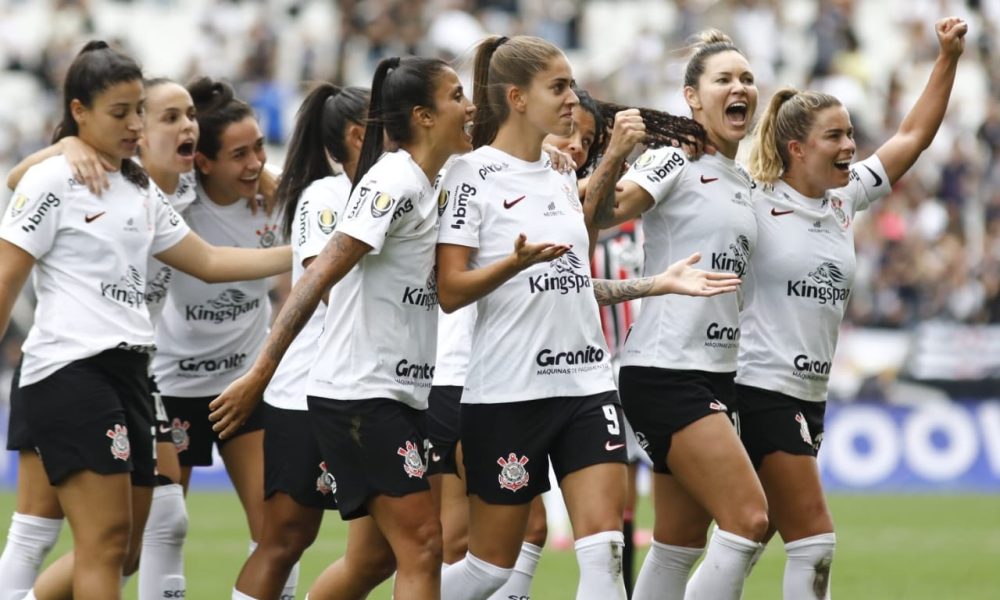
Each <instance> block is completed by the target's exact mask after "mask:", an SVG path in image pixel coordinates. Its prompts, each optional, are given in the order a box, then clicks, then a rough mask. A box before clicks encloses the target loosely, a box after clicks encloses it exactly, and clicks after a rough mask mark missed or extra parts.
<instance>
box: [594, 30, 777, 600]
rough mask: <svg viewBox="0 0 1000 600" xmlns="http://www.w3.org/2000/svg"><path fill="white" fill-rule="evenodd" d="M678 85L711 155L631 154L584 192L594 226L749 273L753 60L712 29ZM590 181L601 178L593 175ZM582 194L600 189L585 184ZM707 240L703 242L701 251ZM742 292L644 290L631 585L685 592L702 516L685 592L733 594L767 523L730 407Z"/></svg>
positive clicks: (631, 364)
mask: <svg viewBox="0 0 1000 600" xmlns="http://www.w3.org/2000/svg"><path fill="white" fill-rule="evenodd" d="M684 97H685V99H686V100H687V103H688V105H689V106H690V107H691V113H692V116H693V118H694V120H695V121H697V122H698V123H700V124H701V125H702V126H703V127H704V128H705V130H706V132H707V137H708V142H707V143H708V144H710V145H711V146H714V147H715V149H716V152H715V154H707V155H705V156H702V157H701V158H699V159H698V160H691V159H689V158H688V156H687V155H686V154H685V153H684V152H683V151H681V150H680V149H677V148H671V147H664V148H660V149H657V150H650V151H647V152H646V153H644V154H643V155H642V156H640V157H639V158H638V159H637V160H636V162H635V164H634V165H633V166H632V168H631V169H630V170H629V171H628V173H626V174H625V176H624V178H623V179H622V182H621V187H622V188H623V191H622V192H619V193H618V194H616V197H615V198H614V199H615V200H616V201H617V204H618V207H617V208H614V207H613V203H610V202H608V203H606V204H604V205H602V206H598V205H594V209H595V210H596V211H597V214H596V215H595V222H596V223H597V224H598V225H599V226H602V227H606V226H610V225H614V224H617V223H620V222H623V221H626V220H628V219H632V218H634V217H637V216H639V215H640V214H641V215H642V216H643V219H642V231H643V238H644V242H643V249H644V254H645V264H644V266H643V270H644V272H645V273H651V272H652V273H655V272H657V271H659V270H660V269H662V268H663V266H664V265H667V264H670V263H671V262H673V261H675V260H677V258H678V257H681V256H684V255H686V254H689V253H690V252H692V251H694V250H695V249H703V250H705V251H706V256H707V257H710V261H711V262H710V268H711V269H712V270H716V269H721V270H726V271H734V272H736V273H738V274H740V275H743V274H744V273H746V268H747V266H746V265H747V261H748V260H749V257H750V253H751V252H752V251H753V247H754V243H755V239H756V235H757V233H756V232H757V225H756V223H755V219H754V213H753V205H752V203H751V199H750V194H751V189H752V188H753V185H754V184H753V182H752V181H751V179H750V177H749V176H748V175H747V174H746V173H745V171H744V170H743V169H742V167H741V166H740V165H739V164H737V163H736V162H735V161H734V158H735V156H736V152H737V150H738V148H739V144H740V141H741V140H742V139H743V138H744V137H745V136H746V135H747V133H748V131H749V129H750V122H751V119H752V117H753V114H754V110H755V109H756V106H757V88H756V86H755V85H754V76H753V72H752V71H751V70H750V65H749V64H748V63H747V60H746V58H744V56H743V54H742V53H741V52H740V51H739V50H738V49H737V48H736V47H735V46H734V45H733V44H732V42H731V41H730V40H729V38H728V37H727V36H725V35H724V34H722V33H721V32H718V31H715V30H711V31H706V32H704V33H703V34H701V42H700V43H699V44H698V45H697V46H696V47H695V49H694V54H693V56H692V57H691V59H690V60H689V62H688V64H687V68H686V71H685V75H684ZM600 183H601V185H607V184H606V183H605V182H600ZM590 185H591V192H590V194H592V195H596V196H597V198H595V200H597V199H601V198H608V196H606V195H605V194H604V192H603V189H602V190H595V189H594V187H595V182H594V178H592V181H591V184H590ZM709 253H710V254H709ZM739 336H740V331H739V299H738V298H737V297H736V296H720V297H717V298H712V299H709V300H707V301H701V300H695V299H691V298H682V297H679V296H668V297H663V298H656V299H650V300H646V301H644V302H643V304H642V311H641V312H640V314H639V319H638V321H637V323H636V324H635V325H634V327H633V328H632V331H631V333H630V335H629V336H628V339H627V341H626V343H625V349H624V352H623V355H622V358H621V364H622V368H621V371H620V374H619V385H620V388H621V395H622V402H623V404H624V407H625V412H626V414H627V415H628V418H629V421H630V422H631V424H632V426H633V427H634V428H635V430H636V433H637V435H638V436H639V438H640V440H644V443H645V444H646V451H647V453H648V454H649V456H650V458H651V459H652V460H653V474H654V475H653V488H654V494H653V498H654V511H655V524H654V530H653V544H652V547H651V548H650V551H649V553H648V554H647V556H646V559H645V562H644V564H643V567H642V569H641V570H640V573H639V577H638V579H637V581H636V589H635V594H634V597H635V598H639V599H643V600H644V599H647V598H664V597H665V598H682V597H685V585H686V584H687V577H688V573H689V572H690V569H691V567H692V566H693V565H694V563H695V561H696V560H697V559H698V557H699V556H700V555H701V553H702V551H703V549H704V546H705V543H706V532H707V527H708V524H709V523H710V521H711V519H713V518H714V519H715V521H716V523H717V524H718V530H717V532H716V533H715V535H713V537H712V541H711V543H710V544H709V546H708V552H707V556H706V558H705V561H706V562H707V564H709V565H711V572H712V573H713V576H712V577H711V578H707V577H706V578H699V579H697V580H693V581H692V582H691V583H690V584H689V585H687V594H688V596H687V597H689V598H712V599H723V598H733V599H735V598H739V596H740V593H741V591H742V587H743V580H744V578H745V575H746V570H747V565H748V564H749V561H750V559H751V557H752V556H753V554H754V552H755V551H756V550H757V549H758V548H759V547H760V541H761V540H762V539H763V537H764V534H765V533H766V531H767V503H766V500H765V497H764V492H763V490H762V489H761V485H760V482H759V481H758V480H757V477H756V476H755V474H754V471H753V467H752V465H751V464H750V461H749V459H748V458H747V454H746V451H745V450H743V448H742V446H741V444H740V440H739V437H738V435H737V433H736V431H735V430H734V429H733V425H732V423H731V422H730V420H729V417H728V414H727V413H728V412H729V411H731V410H732V406H733V378H734V375H735V371H736V354H737V344H738V340H739Z"/></svg>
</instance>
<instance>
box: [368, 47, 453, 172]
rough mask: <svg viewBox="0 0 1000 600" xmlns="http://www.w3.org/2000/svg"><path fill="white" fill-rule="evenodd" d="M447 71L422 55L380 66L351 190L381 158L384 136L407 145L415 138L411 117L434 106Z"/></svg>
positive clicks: (443, 64) (440, 63)
mask: <svg viewBox="0 0 1000 600" xmlns="http://www.w3.org/2000/svg"><path fill="white" fill-rule="evenodd" d="M447 68H448V64H447V63H446V62H444V61H443V60H440V59H437V58H423V57H420V56H407V57H404V58H400V57H398V56H394V57H391V58H384V59H382V61H381V62H379V63H378V67H377V68H376V69H375V75H374V76H373V77H372V91H371V102H370V103H369V105H368V122H367V125H366V127H365V141H364V143H363V144H362V145H361V156H360V157H359V158H358V167H357V169H356V170H355V173H354V181H353V182H352V186H351V189H352V190H353V189H354V188H355V187H357V185H358V182H359V181H361V178H362V177H364V175H365V173H367V172H368V170H369V169H371V168H372V165H374V164H375V162H376V161H378V159H379V157H380V156H382V151H383V147H384V144H383V140H382V138H383V136H384V137H386V138H388V139H389V141H391V142H392V143H393V144H405V143H406V142H409V141H410V140H411V139H412V138H413V130H412V129H411V128H410V115H411V113H412V112H413V109H414V108H416V107H418V106H426V107H433V106H434V90H435V87H436V86H437V81H438V77H439V76H440V74H441V73H442V72H443V71H444V70H445V69H447Z"/></svg>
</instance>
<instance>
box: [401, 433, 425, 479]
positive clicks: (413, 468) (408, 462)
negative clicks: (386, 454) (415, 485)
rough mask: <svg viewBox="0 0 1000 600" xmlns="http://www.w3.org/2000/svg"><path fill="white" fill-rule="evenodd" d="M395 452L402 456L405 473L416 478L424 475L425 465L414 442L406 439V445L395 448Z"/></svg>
mask: <svg viewBox="0 0 1000 600" xmlns="http://www.w3.org/2000/svg"><path fill="white" fill-rule="evenodd" d="M396 454H398V455H400V456H402V457H403V470H404V471H406V474H407V475H409V476H410V477H416V478H418V479H419V478H420V477H423V476H424V473H425V472H426V471H427V466H426V465H425V464H424V461H423V459H422V458H421V457H420V451H419V450H418V449H417V445H416V444H414V443H413V442H411V441H409V440H407V441H406V447H405V448H397V449H396Z"/></svg>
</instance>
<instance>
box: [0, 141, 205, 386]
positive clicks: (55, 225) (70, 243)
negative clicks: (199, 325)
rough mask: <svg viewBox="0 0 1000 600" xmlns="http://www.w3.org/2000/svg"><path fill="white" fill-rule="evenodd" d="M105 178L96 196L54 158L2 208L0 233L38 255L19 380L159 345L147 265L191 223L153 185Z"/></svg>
mask: <svg viewBox="0 0 1000 600" xmlns="http://www.w3.org/2000/svg"><path fill="white" fill-rule="evenodd" d="M107 176H108V183H109V187H108V189H107V190H104V192H103V193H102V194H101V196H95V195H94V194H92V193H91V192H90V190H88V189H87V186H85V185H83V184H82V183H79V182H77V181H76V180H75V179H74V178H73V174H72V170H71V169H70V167H69V164H68V163H67V162H66V159H65V158H64V157H63V156H61V155H60V156H54V157H52V158H49V159H46V160H44V161H42V162H41V163H39V164H37V165H35V166H34V167H32V168H31V169H28V172H27V173H25V175H24V177H23V178H22V179H21V182H20V184H19V185H18V186H17V189H16V190H14V196H13V198H12V199H11V202H10V204H9V206H8V207H7V209H6V210H5V211H4V214H3V220H2V222H0V238H3V239H5V240H7V241H8V242H10V243H11V244H14V245H15V246H17V247H19V248H21V249H22V250H24V251H25V252H27V253H28V254H30V255H32V256H33V257H35V260H36V263H35V267H34V270H33V272H32V278H33V283H34V289H35V294H36V295H37V297H38V303H37V305H36V306H35V322H34V324H33V325H32V327H31V330H30V331H29V332H28V337H27V339H26V340H25V342H24V347H23V351H24V362H23V364H22V367H21V386H25V385H29V384H32V383H36V382H38V381H40V380H41V379H44V378H45V377H48V376H49V375H51V374H52V373H54V372H55V371H57V370H59V369H60V368H62V367H64V366H66V365H68V364H69V363H71V362H73V361H75V360H79V359H81V358H87V357H89V356H94V355H96V354H99V353H101V352H103V351H104V350H108V349H110V348H128V349H142V350H151V349H152V346H153V326H152V323H151V321H150V318H149V312H148V311H147V309H146V264H147V262H148V260H149V256H150V255H152V254H156V253H158V252H162V251H164V250H166V249H168V248H170V247H171V246H174V245H175V244H177V243H179V242H180V241H181V240H182V239H183V238H184V236H185V235H187V233H188V227H187V225H186V224H185V223H184V221H183V220H182V219H181V217H180V215H178V214H177V212H176V211H174V209H173V208H171V206H170V204H169V203H168V202H167V200H166V199H165V198H164V197H163V195H162V194H161V193H160V192H159V190H158V189H156V187H155V186H152V185H151V186H150V187H148V188H146V189H139V188H138V187H136V185H135V184H133V183H132V182H130V181H128V180H127V179H125V178H124V177H123V176H122V174H121V172H114V173H108V174H107Z"/></svg>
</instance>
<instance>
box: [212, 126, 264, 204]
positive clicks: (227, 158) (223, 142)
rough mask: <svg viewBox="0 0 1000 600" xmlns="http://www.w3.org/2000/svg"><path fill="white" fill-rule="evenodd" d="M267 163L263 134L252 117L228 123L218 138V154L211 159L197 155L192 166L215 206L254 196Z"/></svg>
mask: <svg viewBox="0 0 1000 600" xmlns="http://www.w3.org/2000/svg"><path fill="white" fill-rule="evenodd" d="M266 160H267V154H266V153H265V152H264V134H263V133H261V130H260V126H259V125H258V124H257V120H256V119H255V118H253V117H252V116H248V117H245V118H243V119H241V120H239V121H236V122H235V123H231V124H229V125H228V126H226V128H225V129H223V130H222V134H221V135H220V136H219V153H218V154H217V155H216V157H215V158H214V159H211V158H208V157H207V156H205V155H204V154H201V153H200V152H199V153H197V154H196V155H195V163H196V164H197V165H198V170H199V171H201V174H202V183H203V184H204V187H205V191H206V192H207V193H208V195H209V197H210V198H211V199H212V200H214V201H215V202H217V203H219V204H231V203H233V202H236V201H237V200H239V199H241V198H243V199H250V198H253V197H254V196H256V195H257V187H258V184H259V183H260V171H261V169H262V168H263V167H264V162H265V161H266Z"/></svg>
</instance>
